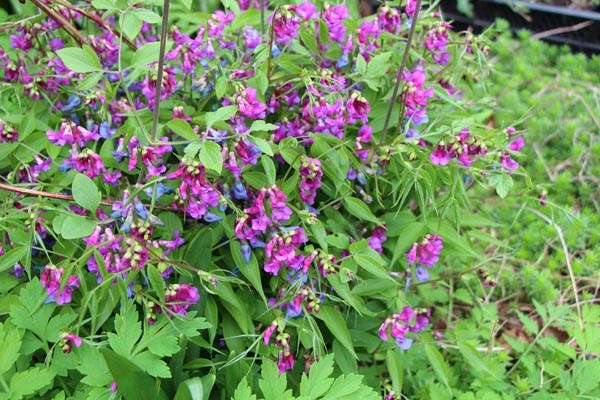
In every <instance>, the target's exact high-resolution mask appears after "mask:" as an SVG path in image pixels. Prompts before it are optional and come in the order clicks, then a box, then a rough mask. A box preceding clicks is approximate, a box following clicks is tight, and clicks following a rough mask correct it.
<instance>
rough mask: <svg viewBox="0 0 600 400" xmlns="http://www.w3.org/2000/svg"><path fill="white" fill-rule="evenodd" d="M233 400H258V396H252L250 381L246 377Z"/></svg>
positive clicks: (236, 390) (234, 394) (239, 385)
mask: <svg viewBox="0 0 600 400" xmlns="http://www.w3.org/2000/svg"><path fill="white" fill-rule="evenodd" d="M233 400H256V395H253V394H252V389H250V386H249V385H248V380H247V379H246V377H245V376H244V378H242V380H241V381H240V383H239V384H238V386H237V388H236V389H235V392H234V393H233Z"/></svg>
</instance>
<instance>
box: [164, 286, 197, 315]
mask: <svg viewBox="0 0 600 400" xmlns="http://www.w3.org/2000/svg"><path fill="white" fill-rule="evenodd" d="M198 300H200V295H199V294H198V289H196V288H195V287H193V286H190V285H185V284H175V285H169V287H168V288H167V291H166V292H165V308H166V309H167V315H169V316H171V315H173V314H179V315H184V316H185V315H187V310H188V309H189V308H190V306H191V305H192V304H196V303H197V302H198Z"/></svg>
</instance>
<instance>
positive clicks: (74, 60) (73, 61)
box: [56, 46, 102, 73]
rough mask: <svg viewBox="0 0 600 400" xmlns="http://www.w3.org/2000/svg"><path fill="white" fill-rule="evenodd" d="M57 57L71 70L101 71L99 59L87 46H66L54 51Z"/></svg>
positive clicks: (80, 71)
mask: <svg viewBox="0 0 600 400" xmlns="http://www.w3.org/2000/svg"><path fill="white" fill-rule="evenodd" d="M56 54H57V55H58V57H60V59H61V61H62V62H63V63H64V64H65V66H66V67H67V68H69V69H70V70H71V71H73V72H79V73H86V72H96V71H102V65H100V60H99V59H98V56H97V55H96V53H95V52H94V50H93V49H92V48H91V47H89V46H83V49H82V48H79V47H67V48H64V49H60V50H57V51H56Z"/></svg>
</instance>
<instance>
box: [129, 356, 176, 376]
mask: <svg viewBox="0 0 600 400" xmlns="http://www.w3.org/2000/svg"><path fill="white" fill-rule="evenodd" d="M131 361H132V362H133V363H134V364H135V365H137V366H138V367H140V368H141V369H142V370H144V372H147V373H148V374H149V375H151V376H155V377H157V378H165V379H167V378H171V370H170V369H169V366H168V365H167V363H166V362H164V361H163V360H161V359H160V358H159V357H157V356H155V355H154V354H152V353H151V352H149V351H143V352H141V353H139V354H136V355H135V356H133V357H132V358H131Z"/></svg>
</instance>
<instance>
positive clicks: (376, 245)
mask: <svg viewBox="0 0 600 400" xmlns="http://www.w3.org/2000/svg"><path fill="white" fill-rule="evenodd" d="M386 231H387V229H386V228H385V227H383V226H378V227H376V228H375V229H373V232H372V233H371V236H370V237H369V247H370V248H372V249H373V250H375V251H376V252H378V253H379V254H381V253H382V252H383V243H385V241H386V240H387V236H386V234H385V232H386Z"/></svg>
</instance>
